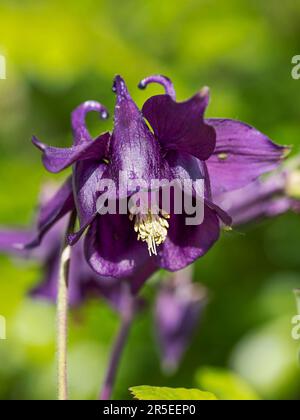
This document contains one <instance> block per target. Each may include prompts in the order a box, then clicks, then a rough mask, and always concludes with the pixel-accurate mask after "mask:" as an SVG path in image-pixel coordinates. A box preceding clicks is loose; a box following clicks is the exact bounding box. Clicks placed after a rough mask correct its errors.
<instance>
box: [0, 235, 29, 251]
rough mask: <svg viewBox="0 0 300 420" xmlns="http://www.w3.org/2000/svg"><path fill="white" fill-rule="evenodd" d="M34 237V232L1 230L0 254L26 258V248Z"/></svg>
mask: <svg viewBox="0 0 300 420" xmlns="http://www.w3.org/2000/svg"><path fill="white" fill-rule="evenodd" d="M33 237H34V233H33V232H32V231H27V230H8V229H0V252H3V253H8V254H14V255H17V256H25V255H27V252H26V251H25V250H24V247H25V245H26V244H28V243H29V242H30V241H31V240H32V239H33Z"/></svg>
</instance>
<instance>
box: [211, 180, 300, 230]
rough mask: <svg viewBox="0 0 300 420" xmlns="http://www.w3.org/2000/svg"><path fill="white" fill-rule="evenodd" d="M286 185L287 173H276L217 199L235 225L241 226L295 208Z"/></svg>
mask: <svg viewBox="0 0 300 420" xmlns="http://www.w3.org/2000/svg"><path fill="white" fill-rule="evenodd" d="M285 186H286V175H285V173H284V172H282V173H278V174H277V173H275V174H274V175H272V176H270V177H269V178H267V179H266V180H257V181H256V182H253V183H251V184H250V185H247V186H246V187H244V188H242V189H239V190H234V191H231V192H227V193H224V194H222V195H220V196H219V197H218V199H217V201H218V202H219V203H220V205H221V206H222V207H223V208H225V209H226V210H227V211H228V213H229V214H230V215H231V216H232V218H233V224H234V226H240V225H244V224H247V223H250V222H253V221H257V220H260V219H265V218H269V217H275V216H278V215H280V214H283V213H285V212H287V211H288V210H291V209H293V200H292V199H291V198H289V197H287V196H286V195H285Z"/></svg>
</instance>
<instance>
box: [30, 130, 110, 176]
mask: <svg viewBox="0 0 300 420" xmlns="http://www.w3.org/2000/svg"><path fill="white" fill-rule="evenodd" d="M109 138H110V135H109V133H105V134H103V135H101V136H100V137H98V138H97V139H96V140H94V141H91V142H81V143H80V144H78V145H75V146H72V147H69V148H59V147H52V146H47V145H45V144H43V143H41V142H40V141H39V140H38V139H37V138H36V137H33V139H32V142H33V144H34V145H35V146H36V147H37V148H38V149H40V150H41V151H42V152H43V163H44V166H45V168H46V169H47V170H48V171H49V172H53V173H57V172H60V171H62V170H63V169H66V168H67V167H68V166H70V165H73V163H75V162H78V161H82V160H87V159H99V160H100V159H102V158H105V157H106V154H107V148H108V143H109Z"/></svg>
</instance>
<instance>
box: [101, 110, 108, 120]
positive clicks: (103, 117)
mask: <svg viewBox="0 0 300 420" xmlns="http://www.w3.org/2000/svg"><path fill="white" fill-rule="evenodd" d="M100 117H101V119H102V120H107V118H108V117H109V113H108V112H107V111H106V110H103V111H101V113H100Z"/></svg>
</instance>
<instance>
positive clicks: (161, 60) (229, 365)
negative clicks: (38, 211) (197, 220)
mask: <svg viewBox="0 0 300 420" xmlns="http://www.w3.org/2000/svg"><path fill="white" fill-rule="evenodd" d="M299 21H300V3H299V2H296V1H295V0H285V1H284V2H280V1H276V0H273V1H265V2H262V1H260V0H252V1H251V0H248V1H242V0H227V1H226V2H224V1H216V0H198V1H196V0H186V1H182V2H174V0H164V1H161V0H151V1H150V0H144V1H137V0H126V1H121V0H120V1H117V0H109V1H99V0H98V1H96V0H85V1H79V0H51V1H50V0H48V1H47V0H41V1H39V2H37V1H30V0H23V1H22V2H20V1H17V0H15V1H14V0H7V1H6V0H1V4H0V54H3V55H5V57H6V60H7V79H6V80H0V115H1V123H0V179H1V188H0V225H2V226H4V225H21V226H22V225H27V224H28V223H30V221H31V220H32V217H33V214H34V208H35V205H36V203H37V194H38V193H39V190H40V187H41V185H42V183H43V182H44V181H46V180H49V179H53V180H61V179H63V178H64V177H65V176H66V174H63V175H59V176H53V175H49V174H47V173H46V172H45V171H44V169H43V168H42V165H41V162H40V154H39V153H38V152H37V151H36V150H35V149H34V148H33V147H32V146H31V143H30V138H31V135H32V134H35V135H37V136H38V137H39V138H40V139H41V140H42V141H45V142H46V143H50V144H53V145H61V146H62V145H65V146H66V145H68V144H70V142H71V132H70V112H71V111H72V109H73V108H74V107H75V106H77V105H78V104H79V103H81V102H82V101H84V100H87V99H95V100H99V101H101V102H103V103H104V104H106V105H107V106H108V108H109V109H110V111H112V110H113V103H114V95H113V94H112V92H111V85H112V79H113V76H114V75H115V74H116V73H120V74H121V75H122V76H123V77H124V78H125V79H126V81H127V82H128V85H129V88H130V90H131V92H132V94H133V96H134V98H135V99H136V100H137V102H138V104H139V105H141V104H142V103H143V100H145V98H146V97H147V95H150V94H154V93H159V92H161V89H160V88H159V87H155V86H151V87H149V88H148V89H147V91H146V92H141V91H138V89H136V85H137V83H138V81H139V80H140V79H141V78H143V77H145V76H147V75H150V74H152V73H162V74H166V75H168V76H169V77H171V78H172V80H173V81H174V83H175V87H176V89H177V93H178V98H179V99H184V98H186V97H188V96H189V95H191V94H192V93H194V92H195V91H196V90H197V89H199V88H200V87H201V86H203V85H208V86H210V88H211V92H212V102H211V105H210V107H209V110H208V115H209V116H219V117H231V118H237V119H241V120H244V121H246V122H248V123H249V124H253V125H255V126H256V127H257V128H259V129H260V130H262V131H264V132H265V133H267V134H268V135H269V136H270V137H271V138H273V139H274V140H276V141H277V142H279V143H281V144H293V145H295V149H294V150H295V151H299V146H300V122H299V116H300V111H299V110H300V81H295V80H293V79H292V77H291V69H292V65H291V58H292V57H293V56H294V55H296V54H297V53H298V54H299V53H300V50H299V48H300V47H299V44H300V25H299ZM88 121H89V126H90V129H91V131H92V132H93V133H94V134H96V133H98V132H99V131H102V130H104V129H105V128H108V127H110V126H111V120H110V121H109V122H107V123H101V122H99V120H98V117H97V115H89V118H88ZM299 228H300V218H299V216H296V215H292V214H289V215H285V216H283V217H280V218H278V219H276V220H271V221H268V222H265V223H262V224H260V225H259V226H255V227H252V228H251V229H250V228H249V229H247V230H246V231H243V232H234V233H226V234H224V235H223V238H222V240H221V241H219V243H218V244H217V245H216V246H215V247H214V249H213V250H212V251H211V252H210V253H209V254H208V255H207V256H206V257H205V258H203V259H201V260H200V261H198V262H197V264H196V267H195V268H196V270H195V280H196V281H201V282H202V283H203V284H205V285H206V286H207V288H208V289H209V295H210V303H209V305H208V308H207V310H206V312H205V314H204V316H203V320H202V324H201V328H199V330H198V332H197V334H196V337H195V339H194V341H193V343H192V346H191V348H190V349H189V351H188V353H187V354H186V356H185V358H184V360H183V363H182V365H181V367H180V369H179V370H178V372H177V373H176V374H175V375H173V376H165V375H164V374H163V373H162V372H161V370H160V366H159V358H158V355H157V348H156V344H155V342H154V339H153V335H154V334H153V333H154V331H153V319H152V304H151V302H152V301H153V297H154V294H155V287H153V284H152V283H150V284H149V285H147V286H146V288H145V290H144V292H143V293H144V294H146V295H147V296H149V299H150V305H149V308H148V310H147V311H145V312H144V313H143V314H142V315H141V316H140V317H139V318H138V320H137V321H136V323H135V325H134V328H133V330H132V333H131V336H130V340H129V343H128V346H127V348H126V351H125V355H124V358H123V360H122V365H121V370H120V374H119V376H118V381H117V386H116V390H115V393H114V398H130V396H129V393H128V388H129V387H130V386H134V385H143V384H147V385H157V386H159V385H165V386H184V387H195V386H201V384H200V382H201V381H200V380H199V377H200V376H201V372H200V373H199V372H198V371H199V369H201V368H203V367H204V366H213V367H224V368H226V369H233V370H235V371H236V372H237V373H238V374H239V375H240V376H241V377H242V378H244V379H245V380H246V381H247V382H248V383H249V384H250V385H252V387H253V388H254V390H255V391H256V392H257V393H258V394H259V396H260V397H261V398H268V399H269V398H270V399H276V398H282V399H285V398H291V399H299V396H300V369H299V363H298V350H299V343H297V342H295V341H293V340H292V338H291V318H292V317H293V316H294V315H295V314H296V306H295V302H294V297H293V294H292V290H293V288H295V287H300V258H299V245H300V238H299V232H300V229H299ZM40 278H41V272H40V269H39V267H38V266H37V265H34V264H30V263H27V264H25V266H24V264H21V263H18V264H17V265H15V264H14V263H13V262H12V261H11V260H10V259H9V258H8V257H3V256H1V257H0V314H1V315H3V316H5V317H6V319H7V336H8V339H7V340H6V341H0V361H1V362H0V399H53V398H55V393H56V390H55V384H56V379H55V371H56V368H55V361H54V352H55V341H54V333H55V331H54V326H55V324H54V317H55V310H54V308H53V307H51V306H50V305H46V304H44V303H41V302H33V301H31V300H30V299H29V298H27V297H26V292H27V290H28V289H29V287H31V286H32V285H34V284H36V283H37V282H38V281H39V279H40ZM117 328H118V317H117V315H116V314H115V313H113V311H112V310H111V309H110V308H108V307H107V305H106V304H105V303H103V302H99V301H93V302H91V303H90V304H88V305H86V306H85V307H82V308H80V309H79V310H77V311H76V312H75V313H74V314H73V317H72V324H71V332H70V346H69V347H70V348H69V350H70V382H71V389H70V391H71V398H73V399H75V398H84V399H87V398H95V396H96V395H97V393H98V388H99V387H100V383H101V381H102V379H103V374H104V369H105V365H106V363H107V358H108V356H109V349H110V345H111V343H112V340H113V337H114V335H115V333H116V331H117ZM197 372H198V373H197ZM202 373H203V371H202ZM202 386H203V384H202Z"/></svg>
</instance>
